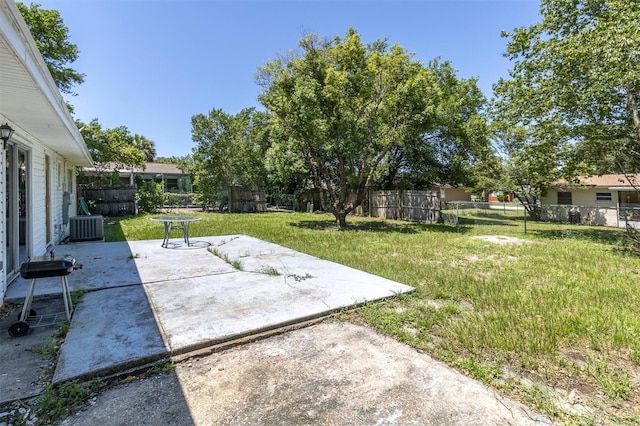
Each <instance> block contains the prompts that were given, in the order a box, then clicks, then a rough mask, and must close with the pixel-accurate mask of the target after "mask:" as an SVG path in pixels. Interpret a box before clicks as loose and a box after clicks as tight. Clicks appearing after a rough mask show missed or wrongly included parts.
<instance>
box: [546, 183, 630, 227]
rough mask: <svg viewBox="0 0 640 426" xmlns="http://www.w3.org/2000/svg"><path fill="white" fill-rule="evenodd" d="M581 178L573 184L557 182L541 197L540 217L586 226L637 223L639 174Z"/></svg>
mask: <svg viewBox="0 0 640 426" xmlns="http://www.w3.org/2000/svg"><path fill="white" fill-rule="evenodd" d="M629 178H630V179H631V182H630V181H629V180H628V179H627V177H626V176H625V175H621V174H611V175H602V176H590V177H583V178H580V179H579V180H578V182H576V183H572V182H566V181H560V182H556V183H554V184H553V185H552V187H551V188H550V189H549V190H548V191H547V193H546V194H545V195H544V196H542V197H541V199H540V203H541V205H542V206H543V219H547V220H557V221H569V222H576V223H584V224H588V225H604V226H625V224H626V220H631V221H632V222H634V223H640V196H639V194H638V191H637V189H636V187H637V185H638V184H640V174H638V175H631V176H629Z"/></svg>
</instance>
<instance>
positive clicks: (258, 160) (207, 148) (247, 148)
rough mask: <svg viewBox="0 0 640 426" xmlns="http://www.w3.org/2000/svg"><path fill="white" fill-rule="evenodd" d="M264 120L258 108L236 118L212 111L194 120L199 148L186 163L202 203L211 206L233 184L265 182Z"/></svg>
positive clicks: (263, 114) (192, 133) (258, 184)
mask: <svg viewBox="0 0 640 426" xmlns="http://www.w3.org/2000/svg"><path fill="white" fill-rule="evenodd" d="M265 121H266V115H265V113H264V112H257V111H256V110H255V108H245V109H243V110H242V111H240V112H239V113H238V114H235V115H234V114H229V113H226V112H224V111H222V110H221V109H212V110H211V111H210V112H209V113H208V114H197V115H195V116H193V117H192V118H191V126H192V130H191V135H192V139H193V141H194V142H195V143H196V147H195V148H194V149H193V154H192V155H191V157H190V158H189V159H188V160H187V161H183V164H184V165H185V167H186V168H187V170H188V171H189V173H190V174H191V176H192V177H193V180H194V181H193V183H194V185H195V186H196V187H197V188H198V193H199V197H200V201H201V202H202V203H203V204H205V205H208V204H211V203H212V202H213V201H214V200H216V199H218V198H219V197H220V195H221V194H222V193H223V192H224V191H225V190H226V188H227V187H228V186H230V185H255V186H262V185H263V184H264V183H265V179H266V178H265V176H266V172H265V167H264V157H265V151H266V141H267V139H266V138H265V136H264V129H265Z"/></svg>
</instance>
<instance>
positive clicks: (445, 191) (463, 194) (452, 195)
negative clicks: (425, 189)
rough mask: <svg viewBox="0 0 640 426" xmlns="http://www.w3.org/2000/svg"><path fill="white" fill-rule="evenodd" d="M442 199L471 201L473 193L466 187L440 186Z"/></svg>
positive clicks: (446, 200)
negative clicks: (466, 189)
mask: <svg viewBox="0 0 640 426" xmlns="http://www.w3.org/2000/svg"><path fill="white" fill-rule="evenodd" d="M440 200H441V201H445V202H448V201H471V193H470V192H467V191H465V189H464V188H440Z"/></svg>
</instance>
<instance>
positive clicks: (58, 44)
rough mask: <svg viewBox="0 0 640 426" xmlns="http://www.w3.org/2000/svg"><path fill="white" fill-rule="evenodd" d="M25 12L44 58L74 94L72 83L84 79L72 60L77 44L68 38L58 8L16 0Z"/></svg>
mask: <svg viewBox="0 0 640 426" xmlns="http://www.w3.org/2000/svg"><path fill="white" fill-rule="evenodd" d="M16 6H17V7H18V10H20V13H21V14H22V17H23V18H24V20H25V22H26V23H27V26H28V27H29V30H30V31H31V35H32V36H33V38H34V39H35V42H36V46H37V47H38V50H39V51H40V53H41V54H42V56H43V58H44V62H45V63H46V64H47V68H49V72H50V73H51V75H52V76H53V80H54V81H55V82H56V85H57V86H58V89H59V90H60V91H61V92H63V93H67V94H73V86H75V85H78V84H81V83H82V82H83V81H84V74H81V73H79V72H78V71H76V70H74V69H73V68H71V67H69V64H71V63H73V62H75V61H76V60H77V59H78V55H79V54H80V50H79V49H78V46H77V45H76V44H74V43H71V42H70V41H69V28H67V26H66V25H65V24H64V21H63V19H62V17H61V16H60V13H59V12H58V11H57V10H47V9H42V8H41V7H40V5H39V4H35V3H31V4H30V5H29V6H27V5H25V4H24V3H16Z"/></svg>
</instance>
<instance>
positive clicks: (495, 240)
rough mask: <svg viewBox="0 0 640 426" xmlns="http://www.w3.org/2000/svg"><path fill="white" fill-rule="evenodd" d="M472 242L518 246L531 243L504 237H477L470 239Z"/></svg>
mask: <svg viewBox="0 0 640 426" xmlns="http://www.w3.org/2000/svg"><path fill="white" fill-rule="evenodd" d="M471 238H473V239H474V240H483V241H488V242H490V243H494V244H502V245H504V244H516V245H520V244H527V243H530V242H531V241H528V240H523V239H522V238H517V237H507V236H504V235H478V236H475V237H471Z"/></svg>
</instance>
